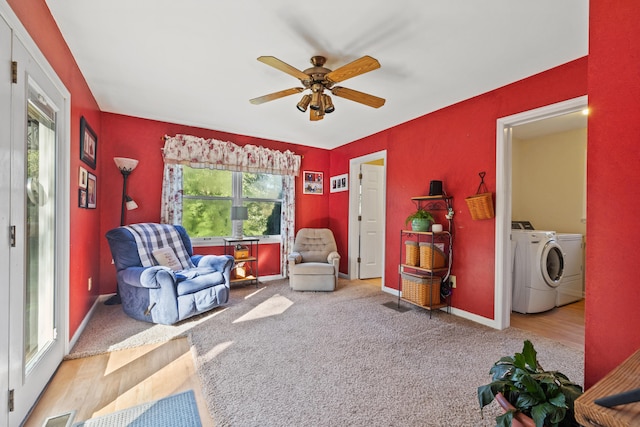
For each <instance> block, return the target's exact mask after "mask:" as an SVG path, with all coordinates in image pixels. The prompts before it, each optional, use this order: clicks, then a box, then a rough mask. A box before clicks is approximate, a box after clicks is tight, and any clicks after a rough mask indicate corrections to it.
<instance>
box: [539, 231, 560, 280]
mask: <svg viewBox="0 0 640 427" xmlns="http://www.w3.org/2000/svg"><path fill="white" fill-rule="evenodd" d="M540 269H541V272H542V277H543V278H544V281H545V283H546V284H547V285H549V286H550V287H552V288H556V287H557V286H558V285H559V284H560V280H562V275H563V273H564V256H563V255H562V249H561V248H560V246H559V245H558V243H556V242H555V241H554V240H550V241H548V242H547V243H546V244H545V245H544V247H543V248H542V256H541V257H540Z"/></svg>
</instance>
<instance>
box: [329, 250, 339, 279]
mask: <svg viewBox="0 0 640 427" xmlns="http://www.w3.org/2000/svg"><path fill="white" fill-rule="evenodd" d="M327 262H328V263H329V264H333V270H334V272H335V274H336V279H337V278H338V271H339V269H340V254H339V253H338V252H331V253H330V254H329V256H328V257H327Z"/></svg>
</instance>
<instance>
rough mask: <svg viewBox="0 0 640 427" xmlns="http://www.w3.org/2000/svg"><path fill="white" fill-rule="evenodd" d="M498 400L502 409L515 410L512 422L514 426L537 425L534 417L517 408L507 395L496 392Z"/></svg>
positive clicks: (527, 426) (529, 426)
mask: <svg viewBox="0 0 640 427" xmlns="http://www.w3.org/2000/svg"><path fill="white" fill-rule="evenodd" d="M496 401H497V402H498V403H499V404H500V406H501V407H502V409H503V410H504V411H505V412H507V411H512V410H513V411H515V412H514V414H513V422H512V423H511V426H512V427H536V423H535V422H534V421H533V418H531V417H528V416H526V415H525V414H523V413H522V412H520V411H518V410H516V408H515V406H513V405H512V404H511V403H509V401H508V400H507V398H506V397H504V395H503V394H502V393H498V394H496Z"/></svg>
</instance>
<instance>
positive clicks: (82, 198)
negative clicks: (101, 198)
mask: <svg viewBox="0 0 640 427" xmlns="http://www.w3.org/2000/svg"><path fill="white" fill-rule="evenodd" d="M78 207H79V208H85V209H86V208H87V190H86V189H84V188H79V189H78Z"/></svg>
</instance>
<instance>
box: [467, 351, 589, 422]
mask: <svg viewBox="0 0 640 427" xmlns="http://www.w3.org/2000/svg"><path fill="white" fill-rule="evenodd" d="M537 357H538V355H537V352H536V350H535V349H534V347H533V344H532V343H531V342H530V341H528V340H526V341H525V342H524V346H523V349H522V352H521V353H516V354H515V355H513V356H503V357H501V358H500V360H498V361H497V362H495V363H494V365H493V366H492V367H491V370H490V371H489V373H490V374H491V379H492V381H491V383H489V384H486V385H483V386H480V387H478V402H479V404H480V408H481V409H482V408H484V407H485V406H486V405H488V404H489V403H491V402H492V401H493V400H494V399H495V395H496V394H497V393H502V394H503V395H504V396H505V398H506V399H507V400H508V401H509V402H510V403H511V404H512V405H513V406H515V407H516V410H517V411H519V412H522V413H523V414H525V415H528V416H530V417H531V418H533V420H534V421H535V423H536V426H539V427H542V426H547V427H558V426H562V427H564V426H572V425H577V424H575V416H574V412H573V408H574V401H575V400H576V399H577V398H578V397H579V396H580V395H581V394H582V387H580V386H579V385H578V384H575V383H573V382H571V381H570V380H569V379H568V378H567V377H566V376H565V375H564V374H562V373H560V372H558V371H545V370H544V369H543V368H542V366H540V364H539V363H538V359H537ZM512 419H513V413H511V412H506V413H505V414H503V415H500V416H498V417H496V423H497V425H498V426H499V427H501V426H505V427H508V426H510V425H511V420H512Z"/></svg>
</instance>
